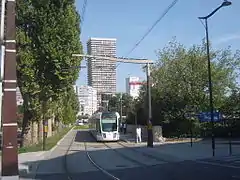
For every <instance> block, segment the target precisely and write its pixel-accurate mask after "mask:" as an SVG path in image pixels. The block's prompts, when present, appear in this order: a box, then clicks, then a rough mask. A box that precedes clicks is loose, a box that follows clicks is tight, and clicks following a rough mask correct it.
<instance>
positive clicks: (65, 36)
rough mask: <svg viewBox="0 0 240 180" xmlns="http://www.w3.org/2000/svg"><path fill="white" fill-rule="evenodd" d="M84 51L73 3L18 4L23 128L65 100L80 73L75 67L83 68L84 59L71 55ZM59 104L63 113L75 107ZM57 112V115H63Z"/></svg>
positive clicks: (47, 0)
mask: <svg viewBox="0 0 240 180" xmlns="http://www.w3.org/2000/svg"><path fill="white" fill-rule="evenodd" d="M81 52H82V46H81V42H80V16H79V14H78V13H77V11H76V8H75V4H74V1H73V0H71V1H66V0H59V1H55V0H44V1H38V0H31V1H30V0H19V1H17V54H18V61H17V75H18V85H19V87H20V90H21V93H22V95H23V99H24V109H25V113H24V122H23V129H25V128H26V127H27V126H28V125H29V122H30V120H32V119H33V118H35V119H38V120H39V119H40V118H41V117H42V115H45V114H46V111H48V110H47V107H50V106H48V105H49V104H52V103H56V104H57V103H59V102H61V101H63V99H64V94H65V93H66V92H68V90H69V88H70V87H71V86H72V84H74V82H75V81H76V79H77V77H78V74H79V69H78V68H73V67H76V66H80V63H81V59H75V58H73V57H72V54H73V53H81ZM60 104H61V105H62V107H60V109H62V110H63V109H65V108H69V107H72V106H73V104H71V105H69V107H66V106H65V105H64V104H63V103H60ZM57 109H58V111H57V112H54V113H55V114H56V113H60V111H59V108H57ZM55 110H56V108H55ZM72 110H73V109H72ZM33 113H34V115H33ZM73 113H74V114H75V110H73ZM35 114H38V115H37V116H35ZM43 119H44V120H45V118H44V117H43Z"/></svg>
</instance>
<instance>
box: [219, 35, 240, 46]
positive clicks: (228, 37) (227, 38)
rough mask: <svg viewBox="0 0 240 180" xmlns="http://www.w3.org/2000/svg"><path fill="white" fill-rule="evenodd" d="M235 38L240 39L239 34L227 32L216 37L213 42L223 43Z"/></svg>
mask: <svg viewBox="0 0 240 180" xmlns="http://www.w3.org/2000/svg"><path fill="white" fill-rule="evenodd" d="M237 39H240V34H228V35H225V36H223V37H220V38H217V39H216V40H215V42H214V44H223V43H227V42H229V41H232V40H237Z"/></svg>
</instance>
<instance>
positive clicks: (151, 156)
mask: <svg viewBox="0 0 240 180" xmlns="http://www.w3.org/2000/svg"><path fill="white" fill-rule="evenodd" d="M117 144H118V145H120V146H121V147H123V148H127V149H129V150H131V151H134V152H136V153H138V154H141V155H142V156H144V157H147V158H150V159H154V160H157V161H159V162H165V163H170V162H171V161H167V160H165V159H162V158H159V157H156V156H153V155H151V154H149V153H145V152H140V151H138V150H136V149H134V147H130V146H126V145H124V144H123V143H120V142H117Z"/></svg>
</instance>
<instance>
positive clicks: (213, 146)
mask: <svg viewBox="0 0 240 180" xmlns="http://www.w3.org/2000/svg"><path fill="white" fill-rule="evenodd" d="M231 4H232V3H231V2H229V1H224V2H223V3H222V4H221V5H220V6H219V7H217V8H216V9H215V10H214V11H212V12H211V13H210V14H209V15H207V16H205V17H198V18H199V19H200V20H201V19H203V20H205V30H206V41H207V60H208V84H209V105H210V110H211V126H212V153H213V156H215V138H214V115H213V110H214V107H213V96H212V77H211V60H210V50H209V36H208V18H210V17H211V16H213V15H214V14H215V13H216V12H217V11H218V10H219V9H221V8H222V7H225V6H230V5H231Z"/></svg>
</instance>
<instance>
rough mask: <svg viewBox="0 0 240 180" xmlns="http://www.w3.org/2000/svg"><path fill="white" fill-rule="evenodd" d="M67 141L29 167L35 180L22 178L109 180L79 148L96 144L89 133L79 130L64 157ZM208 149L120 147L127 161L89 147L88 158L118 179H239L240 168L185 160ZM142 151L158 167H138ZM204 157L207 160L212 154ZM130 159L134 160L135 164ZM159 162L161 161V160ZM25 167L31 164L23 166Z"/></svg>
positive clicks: (169, 146)
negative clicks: (34, 173)
mask: <svg viewBox="0 0 240 180" xmlns="http://www.w3.org/2000/svg"><path fill="white" fill-rule="evenodd" d="M70 141H71V137H66V139H65V141H63V143H62V144H61V145H60V147H59V148H57V149H56V150H54V151H53V152H52V155H51V156H50V157H49V158H47V159H46V160H41V161H35V162H31V164H34V165H36V164H38V168H37V171H38V174H37V176H36V177H35V178H33V177H30V176H29V175H21V178H24V179H37V180H55V179H56V180H65V179H66V180H67V179H68V176H70V177H71V178H72V179H73V180H74V179H76V180H79V179H83V180H85V179H86V180H96V179H97V180H107V179H112V178H110V177H108V176H107V175H105V174H104V173H102V172H101V171H99V170H98V169H97V168H96V167H95V166H93V165H92V163H91V162H90V161H89V159H88V157H87V153H86V151H85V149H84V148H83V147H82V144H83V143H82V142H90V143H94V142H96V141H95V139H94V138H93V137H92V136H91V135H90V134H89V132H87V131H78V132H77V133H76V136H75V138H74V144H73V148H72V149H75V150H74V151H72V149H70V151H69V153H68V155H66V156H65V152H64V149H65V151H66V149H67V146H68V145H69V144H70ZM98 144H101V143H98ZM76 147H78V148H79V149H78V151H77V152H76ZM90 148H91V147H90ZM193 148H194V149H193ZM219 148H220V147H219ZM209 149H210V147H209V146H208V145H203V144H201V143H195V144H194V146H193V147H192V148H191V147H190V145H189V143H179V144H165V145H158V146H155V148H150V149H149V148H146V147H121V148H118V149H117V151H118V152H120V153H122V154H125V156H128V158H123V157H121V156H119V155H118V154H117V153H116V152H114V151H113V150H111V149H101V148H91V150H89V155H90V156H91V158H92V160H93V161H94V162H95V163H97V164H98V165H99V166H101V167H102V168H103V169H105V170H106V171H108V172H109V173H111V174H112V175H114V176H115V177H118V178H119V179H121V180H133V179H138V180H141V179H144V180H145V179H151V180H154V179H156V180H159V179H161V180H177V179H185V180H192V179H194V180H202V179H206V180H215V179H216V180H228V179H232V176H239V177H240V172H239V169H234V168H227V167H221V166H212V165H207V164H200V163H196V162H195V161H191V160H189V159H187V158H186V157H188V156H189V157H190V156H194V157H195V158H196V154H198V153H199V154H200V155H201V156H203V154H204V153H205V154H206V152H203V151H206V150H208V152H210V151H209ZM194 151H195V153H194ZM196 151H197V152H196ZM219 151H220V150H219ZM221 151H223V152H225V154H226V155H227V150H226V149H225V148H224V150H221ZM141 152H144V153H147V154H151V155H152V156H155V157H157V159H158V161H159V164H155V165H149V166H141V164H140V163H139V164H138V163H137V161H139V162H140V161H141V162H142V163H144V160H143V159H140V158H138V157H139V156H141V155H142V153H141ZM238 152H240V151H238ZM174 153H175V154H174ZM200 155H199V157H200ZM207 156H208V157H210V156H211V153H209V155H207ZM207 156H206V157H207ZM146 158H147V157H145V159H146ZM192 158H193V157H192ZM130 159H135V163H134V162H132V161H131V160H130ZM150 159H152V158H150V157H149V161H150ZM160 159H162V161H161V160H160ZM160 161H161V162H160ZM145 163H146V160H145ZM25 165H30V164H28V163H26V164H25ZM34 165H33V167H34ZM239 168H240V164H239Z"/></svg>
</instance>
